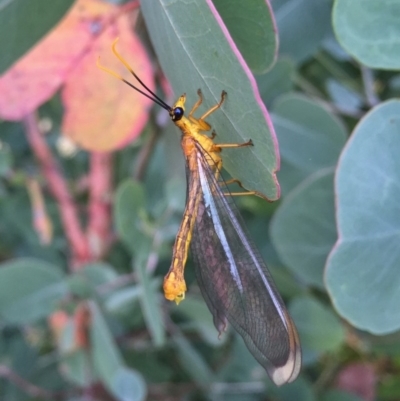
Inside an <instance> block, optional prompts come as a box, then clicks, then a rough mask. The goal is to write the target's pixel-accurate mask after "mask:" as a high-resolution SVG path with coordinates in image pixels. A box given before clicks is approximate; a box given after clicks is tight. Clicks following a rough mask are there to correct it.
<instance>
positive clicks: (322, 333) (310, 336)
mask: <svg viewBox="0 0 400 401" xmlns="http://www.w3.org/2000/svg"><path fill="white" fill-rule="evenodd" d="M289 310H290V314H291V316H292V318H293V320H294V321H295V323H296V327H297V330H298V332H299V336H300V342H301V349H302V353H303V362H304V363H306V364H307V363H310V362H311V361H313V362H314V361H315V360H316V359H317V358H318V357H319V356H320V355H321V354H322V353H324V352H335V351H338V349H339V348H340V347H341V346H342V345H343V343H344V340H345V331H344V328H343V326H342V324H341V322H340V320H339V318H338V317H337V316H336V315H335V314H334V313H333V311H332V310H331V309H328V308H327V307H326V306H324V305H322V304H321V303H320V302H319V301H317V300H316V299H313V298H311V297H301V298H296V299H295V300H294V301H293V302H292V303H291V305H290V308H289Z"/></svg>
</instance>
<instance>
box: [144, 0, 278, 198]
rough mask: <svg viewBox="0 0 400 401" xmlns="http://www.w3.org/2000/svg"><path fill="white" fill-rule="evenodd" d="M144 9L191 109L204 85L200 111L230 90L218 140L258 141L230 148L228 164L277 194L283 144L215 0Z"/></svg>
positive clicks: (216, 123)
mask: <svg viewBox="0 0 400 401" xmlns="http://www.w3.org/2000/svg"><path fill="white" fill-rule="evenodd" d="M141 10H142V12H143V15H144V18H145V20H146V25H147V27H148V29H149V34H150V36H151V39H152V43H153V45H154V48H155V50H156V53H157V55H158V58H159V61H160V63H161V65H162V67H163V70H164V71H165V73H166V75H167V77H168V79H169V81H170V82H171V84H172V87H173V89H174V92H175V94H176V95H180V94H182V93H186V94H187V97H188V98H187V109H188V110H190V108H191V107H192V105H193V104H194V103H195V102H196V100H197V90H198V89H199V88H201V90H202V92H203V95H204V105H202V106H201V110H199V113H200V114H199V115H201V113H202V112H204V111H205V110H207V109H208V108H209V107H211V106H213V105H215V104H216V103H217V102H219V101H220V98H221V92H222V90H226V91H227V92H228V96H227V98H226V101H225V102H224V104H223V106H222V107H221V109H219V110H218V111H216V112H215V113H213V115H211V116H210V118H209V121H210V123H211V125H212V126H213V128H215V130H216V131H217V135H218V137H217V138H218V142H220V143H242V142H245V141H247V140H249V139H252V140H253V143H254V146H253V147H251V148H249V147H247V148H241V149H229V150H226V151H224V162H225V166H226V168H227V170H228V171H229V173H230V174H231V175H232V176H233V177H235V178H238V179H240V180H241V182H242V183H243V185H244V186H245V187H246V188H248V189H256V190H258V191H260V192H262V193H264V194H265V195H266V196H267V197H268V198H270V199H276V198H277V197H278V195H279V188H278V186H277V182H276V177H275V171H276V169H277V167H278V166H277V152H278V149H277V143H276V138H275V135H274V131H273V127H272V124H271V121H270V118H269V116H268V114H267V111H266V109H265V106H264V105H263V103H262V102H261V99H260V95H259V93H258V89H257V86H256V83H255V81H254V77H253V76H252V74H251V72H250V71H249V69H248V67H247V66H246V64H245V62H244V60H243V59H242V57H241V55H240V54H239V53H238V52H237V51H235V49H236V47H235V46H234V44H233V41H232V39H231V38H230V37H229V36H226V32H225V31H224V30H222V29H221V26H220V25H219V23H218V21H217V19H216V18H215V15H216V10H214V9H213V5H212V3H211V2H205V1H203V0H195V1H191V2H179V3H177V2H172V3H171V2H169V1H167V0H148V1H145V2H143V3H142V4H141ZM166 43H168V46H166ZM172 49H173V51H172ZM228 72H229V73H228Z"/></svg>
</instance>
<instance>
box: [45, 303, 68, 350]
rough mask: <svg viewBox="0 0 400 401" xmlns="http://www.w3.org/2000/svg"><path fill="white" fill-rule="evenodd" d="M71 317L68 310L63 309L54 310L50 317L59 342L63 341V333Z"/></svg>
mask: <svg viewBox="0 0 400 401" xmlns="http://www.w3.org/2000/svg"><path fill="white" fill-rule="evenodd" d="M70 319H71V318H70V317H69V316H68V314H67V312H65V311H63V310H58V311H56V312H54V313H53V314H52V315H51V316H50V317H49V318H48V323H49V326H50V329H51V331H52V333H53V336H54V338H55V340H56V341H57V343H58V342H60V341H61V336H62V333H63V331H64V330H65V328H66V326H67V324H68V322H69V321H70Z"/></svg>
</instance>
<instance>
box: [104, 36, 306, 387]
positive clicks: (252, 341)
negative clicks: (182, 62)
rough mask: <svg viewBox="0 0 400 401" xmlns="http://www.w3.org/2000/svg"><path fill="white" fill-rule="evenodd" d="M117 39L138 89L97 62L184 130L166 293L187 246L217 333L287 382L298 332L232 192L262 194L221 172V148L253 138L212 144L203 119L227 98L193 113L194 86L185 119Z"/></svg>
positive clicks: (296, 362)
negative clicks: (182, 180)
mask: <svg viewBox="0 0 400 401" xmlns="http://www.w3.org/2000/svg"><path fill="white" fill-rule="evenodd" d="M116 42H117V41H115V42H114V44H113V46H112V49H113V53H114V54H115V56H116V57H117V58H118V59H119V60H120V61H121V62H122V63H123V64H124V65H125V67H126V68H127V69H128V70H129V71H130V73H131V74H132V76H133V77H134V78H135V79H136V80H137V81H138V83H139V84H140V85H141V87H142V89H140V88H138V87H136V86H134V85H133V84H132V83H130V82H129V81H127V80H125V79H124V78H122V77H121V76H120V75H119V74H117V73H115V72H113V71H111V70H108V69H107V68H105V67H103V66H101V65H99V64H98V67H99V68H101V69H102V70H104V71H106V72H108V73H110V74H111V75H114V76H115V77H117V78H118V79H120V80H122V81H123V82H125V83H126V84H128V85H129V86H130V87H132V88H133V89H135V90H136V91H138V92H140V93H141V94H142V95H144V96H146V97H148V98H149V99H151V100H152V101H153V102H154V103H157V104H158V105H159V106H161V107H162V108H163V109H165V110H167V111H168V113H169V115H170V117H171V120H172V121H173V123H174V124H175V125H176V126H177V127H178V128H179V129H180V131H181V133H182V138H181V146H182V150H183V153H184V156H185V161H186V177H187V199H186V207H185V212H184V215H183V219H182V223H181V226H180V229H179V232H178V234H177V236H176V240H175V245H174V250H173V258H172V264H171V267H170V270H169V271H168V273H167V275H166V276H165V279H164V294H165V297H166V298H167V299H168V300H171V301H175V302H176V303H179V302H180V301H182V300H183V299H184V297H185V292H186V283H185V279H184V267H185V264H186V260H187V257H188V252H189V246H190V249H191V253H192V257H193V259H194V266H195V272H196V276H197V281H198V284H199V287H200V290H201V292H202V295H203V297H204V299H205V301H206V303H207V305H208V308H209V309H210V311H211V313H212V315H213V318H214V324H215V327H216V328H217V330H218V331H219V333H220V334H221V332H223V331H224V330H225V329H226V326H227V322H229V323H230V324H231V325H232V326H233V328H234V329H235V330H236V331H237V332H238V333H239V334H240V335H241V336H242V338H243V340H244V342H245V344H246V346H247V348H248V349H249V350H250V352H251V353H252V354H253V356H254V357H255V358H256V359H257V361H258V362H259V363H260V364H261V365H262V366H263V367H264V368H265V369H266V371H267V373H268V375H269V376H270V378H271V379H272V380H273V381H274V383H275V384H277V385H282V384H284V383H288V382H292V381H293V380H295V379H296V377H297V375H298V374H299V371H300V367H301V349H300V342H299V337H298V334H297V331H296V328H295V326H294V323H293V321H292V319H291V317H290V316H289V314H288V312H287V310H286V307H285V305H284V303H283V301H282V298H281V296H280V295H279V293H278V291H277V289H276V286H275V284H274V282H273V281H272V278H271V275H270V273H269V271H268V269H267V266H266V264H265V263H264V261H263V260H262V258H261V255H260V253H259V251H258V250H257V249H256V248H255V246H254V244H253V243H252V241H251V240H250V239H249V236H248V234H247V230H246V229H245V226H244V223H243V221H242V218H241V216H240V214H239V211H238V209H237V207H236V206H235V203H234V202H233V196H234V195H258V196H262V195H261V194H260V193H258V192H255V191H252V192H247V191H243V192H236V193H230V192H229V190H228V188H227V186H226V184H227V183H231V182H236V183H238V184H239V185H240V186H241V184H240V182H239V181H238V180H230V181H229V182H224V180H223V179H222V178H221V177H220V171H221V168H222V158H221V151H222V149H224V148H240V147H243V146H252V145H253V143H252V141H248V142H245V143H242V144H216V143H215V142H214V138H215V135H216V134H215V132H214V131H213V132H212V134H211V136H208V135H206V132H208V131H210V130H211V126H210V125H209V124H208V123H207V122H206V119H207V117H208V116H209V115H210V114H212V113H214V112H215V111H216V110H218V109H219V108H220V107H221V106H222V104H223V102H224V101H225V98H226V93H225V92H224V91H223V92H222V94H221V100H220V101H219V103H217V104H216V105H215V106H213V107H211V108H210V109H209V110H208V111H206V112H205V113H204V114H203V115H202V116H201V117H200V118H196V117H194V115H193V114H194V112H195V111H196V110H197V109H198V107H199V106H200V105H201V103H202V94H201V92H200V90H199V91H198V95H199V98H198V100H197V102H196V103H195V105H194V106H193V108H192V109H191V111H190V112H189V114H188V116H187V117H186V116H185V115H184V111H185V101H186V95H185V94H184V95H182V96H180V97H179V99H178V100H177V102H176V103H175V104H174V105H173V106H172V107H171V106H169V105H168V104H166V103H165V102H164V101H163V100H162V99H160V98H159V97H158V96H157V95H156V94H155V93H154V92H152V91H151V90H150V89H149V88H148V87H147V86H146V85H145V84H144V83H143V82H142V81H141V80H140V78H139V77H138V76H137V75H136V74H135V72H134V71H133V70H132V69H131V67H130V66H129V64H128V63H127V62H126V61H125V59H124V58H123V57H122V56H121V55H120V54H119V53H118V52H117V50H116Z"/></svg>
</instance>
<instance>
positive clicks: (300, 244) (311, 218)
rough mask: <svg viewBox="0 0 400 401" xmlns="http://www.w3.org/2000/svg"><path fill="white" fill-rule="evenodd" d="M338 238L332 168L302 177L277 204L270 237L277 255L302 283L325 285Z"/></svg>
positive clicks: (322, 286) (321, 286)
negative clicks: (325, 270)
mask: <svg viewBox="0 0 400 401" xmlns="http://www.w3.org/2000/svg"><path fill="white" fill-rule="evenodd" d="M336 238H337V234H336V225H335V206H334V194H333V169H331V168H328V169H325V170H321V171H319V172H317V173H315V174H313V175H311V176H310V177H309V178H308V179H306V180H305V181H303V182H302V183H301V184H300V185H299V186H298V187H297V188H296V189H295V190H294V191H292V192H291V193H290V194H289V195H288V196H287V197H286V198H285V199H284V201H283V203H282V204H281V205H280V206H279V209H278V210H277V211H276V213H275V214H274V217H273V220H272V222H271V239H272V242H273V244H274V246H275V248H276V250H277V251H278V254H279V257H280V259H281V260H282V262H284V263H285V265H286V266H287V267H289V268H290V270H292V272H293V273H294V274H296V275H297V276H298V277H299V278H300V279H301V280H302V281H303V282H304V283H306V284H308V285H315V286H317V287H320V288H321V289H323V288H324V283H323V273H324V267H325V263H326V259H327V257H328V255H329V252H330V251H331V249H332V247H333V245H334V244H335V241H336Z"/></svg>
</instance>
